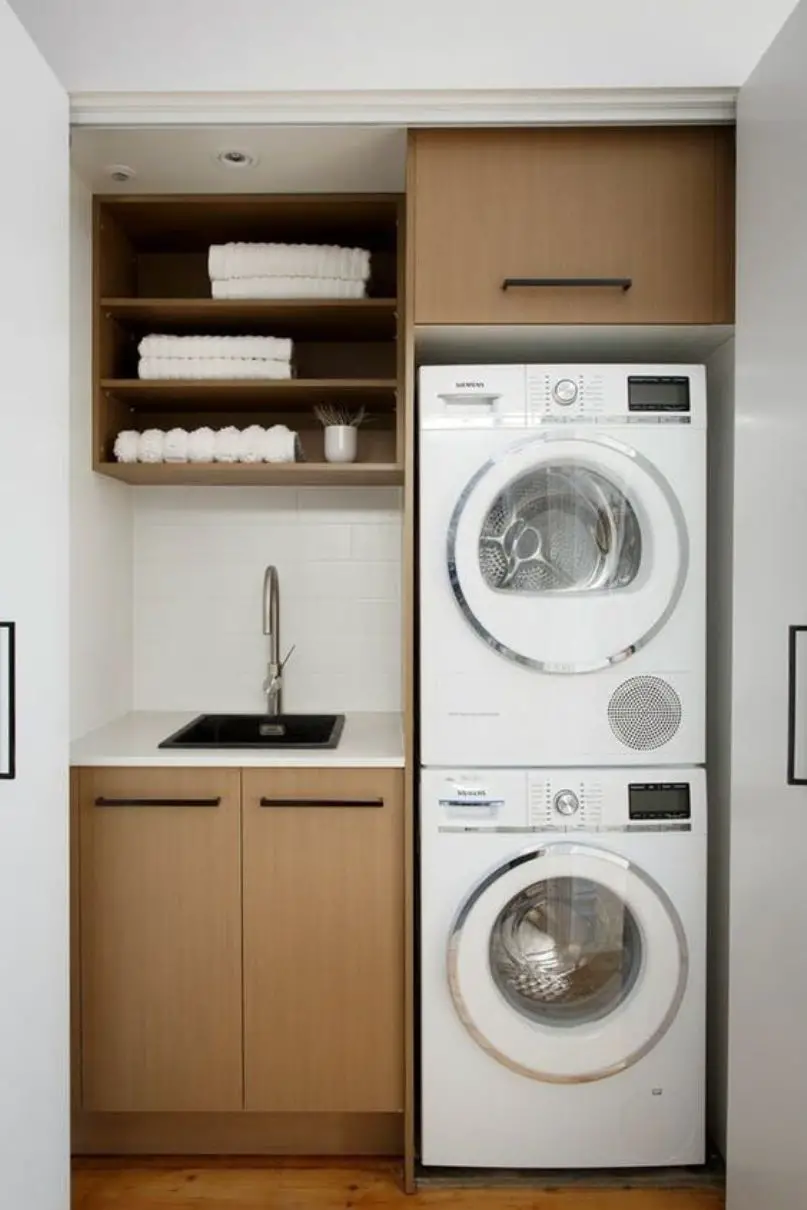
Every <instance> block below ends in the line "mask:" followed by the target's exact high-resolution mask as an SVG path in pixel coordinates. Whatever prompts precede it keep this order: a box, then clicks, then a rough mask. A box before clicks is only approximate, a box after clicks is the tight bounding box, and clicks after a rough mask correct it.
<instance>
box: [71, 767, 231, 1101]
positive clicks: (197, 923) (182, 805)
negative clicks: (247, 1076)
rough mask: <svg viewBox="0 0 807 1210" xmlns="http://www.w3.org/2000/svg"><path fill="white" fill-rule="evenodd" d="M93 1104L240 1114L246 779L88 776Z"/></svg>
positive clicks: (85, 1082) (84, 798) (84, 857)
mask: <svg viewBox="0 0 807 1210" xmlns="http://www.w3.org/2000/svg"><path fill="white" fill-rule="evenodd" d="M78 793H79V808H80V811H79V814H80V818H79V829H80V861H79V865H80V873H79V887H80V894H79V914H80V922H81V923H80V944H79V948H80V955H81V956H80V965H81V1052H82V1090H83V1096H82V1101H83V1108H84V1109H85V1110H89V1111H116V1112H120V1111H155V1110H162V1111H182V1110H194V1111H198V1110H232V1109H240V1108H241V1106H242V1101H243V1089H242V1066H241V1061H242V1028H241V868H240V843H241V831H240V812H241V800H240V772H239V770H237V769H235V770H218V769H216V770H203V769H141V770H138V769H133V768H127V769H83V770H81V771H80V774H79V790H78Z"/></svg>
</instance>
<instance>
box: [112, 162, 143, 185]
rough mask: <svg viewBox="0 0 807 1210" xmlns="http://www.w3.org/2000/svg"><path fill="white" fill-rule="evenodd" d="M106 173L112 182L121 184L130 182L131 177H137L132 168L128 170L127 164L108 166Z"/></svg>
mask: <svg viewBox="0 0 807 1210" xmlns="http://www.w3.org/2000/svg"><path fill="white" fill-rule="evenodd" d="M106 173H107V176H110V177H112V180H113V181H121V182H122V181H131V179H132V177H133V176H136V175H137V173H136V172H135V170H134V168H130V167H129V165H128V164H110V165H109V167H108V168H107V169H106Z"/></svg>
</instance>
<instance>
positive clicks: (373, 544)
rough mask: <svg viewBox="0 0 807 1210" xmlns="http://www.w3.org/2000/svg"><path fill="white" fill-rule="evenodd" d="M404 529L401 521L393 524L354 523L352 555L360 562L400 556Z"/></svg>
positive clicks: (351, 542)
mask: <svg viewBox="0 0 807 1210" xmlns="http://www.w3.org/2000/svg"><path fill="white" fill-rule="evenodd" d="M402 540H403V530H402V528H401V525H400V522H398V523H397V524H392V525H387V524H383V525H378V524H369V523H368V524H366V525H353V526H351V530H350V557H351V558H352V559H356V560H358V561H360V562H364V561H370V560H374V559H390V558H391V557H392V556H393V552H394V554H395V557H396V558H399V557H400V551H401V543H402Z"/></svg>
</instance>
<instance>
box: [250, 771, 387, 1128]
mask: <svg viewBox="0 0 807 1210" xmlns="http://www.w3.org/2000/svg"><path fill="white" fill-rule="evenodd" d="M402 789H403V787H402V774H401V771H400V770H394V769H343V770H332V769H296V770H294V769H282V770H257V769H252V770H244V785H243V791H244V1068H245V1078H246V1087H245V1105H246V1108H247V1109H248V1110H264V1111H270V1110H271V1111H297V1112H300V1111H303V1112H321V1113H327V1112H330V1111H336V1110H338V1111H344V1112H355V1113H371V1112H376V1113H377V1112H395V1111H400V1110H402V1109H403V1098H404V1089H403V1070H404V1065H403V1004H404V986H403V979H404V956H403V927H404V906H403V819H402V806H403V804H402Z"/></svg>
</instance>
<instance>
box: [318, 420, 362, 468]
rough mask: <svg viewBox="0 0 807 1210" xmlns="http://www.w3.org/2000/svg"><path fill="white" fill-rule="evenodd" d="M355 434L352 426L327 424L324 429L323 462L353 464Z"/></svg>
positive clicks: (354, 457) (354, 427)
mask: <svg viewBox="0 0 807 1210" xmlns="http://www.w3.org/2000/svg"><path fill="white" fill-rule="evenodd" d="M356 433H357V428H356V426H355V425H353V424H329V425H328V426H327V427H326V429H325V461H326V462H355V461H356Z"/></svg>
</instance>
